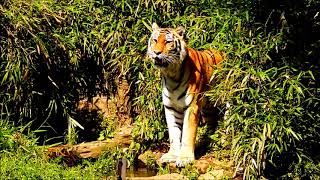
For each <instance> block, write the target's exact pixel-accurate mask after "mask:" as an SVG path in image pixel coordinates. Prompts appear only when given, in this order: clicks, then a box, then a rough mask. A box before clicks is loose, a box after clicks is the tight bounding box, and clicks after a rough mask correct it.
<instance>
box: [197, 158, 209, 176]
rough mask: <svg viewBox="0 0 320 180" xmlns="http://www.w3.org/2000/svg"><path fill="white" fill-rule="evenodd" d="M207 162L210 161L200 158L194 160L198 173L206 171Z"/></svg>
mask: <svg viewBox="0 0 320 180" xmlns="http://www.w3.org/2000/svg"><path fill="white" fill-rule="evenodd" d="M209 164H210V163H209V162H208V161H207V160H202V159H200V160H197V161H196V162H195V166H196V168H197V170H198V171H199V173H200V174H204V173H206V172H207V169H208V167H209Z"/></svg>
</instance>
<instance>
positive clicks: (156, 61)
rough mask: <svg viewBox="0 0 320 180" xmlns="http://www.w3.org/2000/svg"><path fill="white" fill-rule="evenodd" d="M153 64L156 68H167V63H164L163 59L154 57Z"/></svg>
mask: <svg viewBox="0 0 320 180" xmlns="http://www.w3.org/2000/svg"><path fill="white" fill-rule="evenodd" d="M154 64H155V65H156V66H158V67H168V66H169V63H168V62H167V61H165V60H164V59H163V58H159V57H155V58H154Z"/></svg>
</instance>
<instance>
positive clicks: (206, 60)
mask: <svg viewBox="0 0 320 180" xmlns="http://www.w3.org/2000/svg"><path fill="white" fill-rule="evenodd" d="M148 56H149V58H150V59H152V61H153V63H154V64H155V66H156V68H158V69H159V70H160V71H161V75H162V79H163V80H162V100H163V105H164V109H165V117H166V122H167V126H168V131H169V141H170V149H169V151H168V153H166V154H164V155H163V156H162V157H161V161H162V162H175V163H176V165H177V166H185V165H186V164H187V163H189V162H191V161H193V160H194V159H195V157H194V150H195V139H196V132H197V127H198V123H199V118H200V115H201V113H200V112H201V108H202V107H203V104H204V100H203V98H201V95H200V93H202V92H204V91H206V90H207V88H208V86H207V85H208V83H209V81H210V78H211V75H212V72H213V69H214V68H215V67H217V66H219V64H220V62H221V61H222V60H223V58H224V57H223V55H222V54H221V53H219V52H217V51H216V50H213V49H209V50H204V51H196V50H194V49H192V48H190V47H188V46H187V44H186V42H185V40H184V28H183V27H178V28H176V29H173V28H160V27H159V26H158V25H157V24H156V23H153V24H152V34H151V37H150V39H149V41H148ZM202 118H205V117H202Z"/></svg>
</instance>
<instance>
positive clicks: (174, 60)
mask: <svg viewBox="0 0 320 180" xmlns="http://www.w3.org/2000/svg"><path fill="white" fill-rule="evenodd" d="M183 37H184V28H183V27H178V28H176V29H173V28H160V27H159V26H158V25H157V24H156V23H153V24H152V34H151V37H150V39H149V42H148V56H149V57H150V58H151V59H152V60H153V62H154V64H155V66H156V67H157V68H159V69H161V70H163V71H171V72H172V71H178V70H179V67H180V65H181V64H182V62H183V60H184V59H185V57H186V56H187V45H186V42H185V41H184V38H183Z"/></svg>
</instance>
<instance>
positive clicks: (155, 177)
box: [127, 173, 188, 180]
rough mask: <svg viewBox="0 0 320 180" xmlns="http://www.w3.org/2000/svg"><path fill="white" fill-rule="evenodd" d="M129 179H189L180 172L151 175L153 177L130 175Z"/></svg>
mask: <svg viewBox="0 0 320 180" xmlns="http://www.w3.org/2000/svg"><path fill="white" fill-rule="evenodd" d="M127 179H133V180H144V179H159V180H160V179H161V180H162V179H163V180H168V179H188V178H187V177H186V176H183V175H181V174H178V173H172V174H164V175H159V176H151V177H129V178H127Z"/></svg>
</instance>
